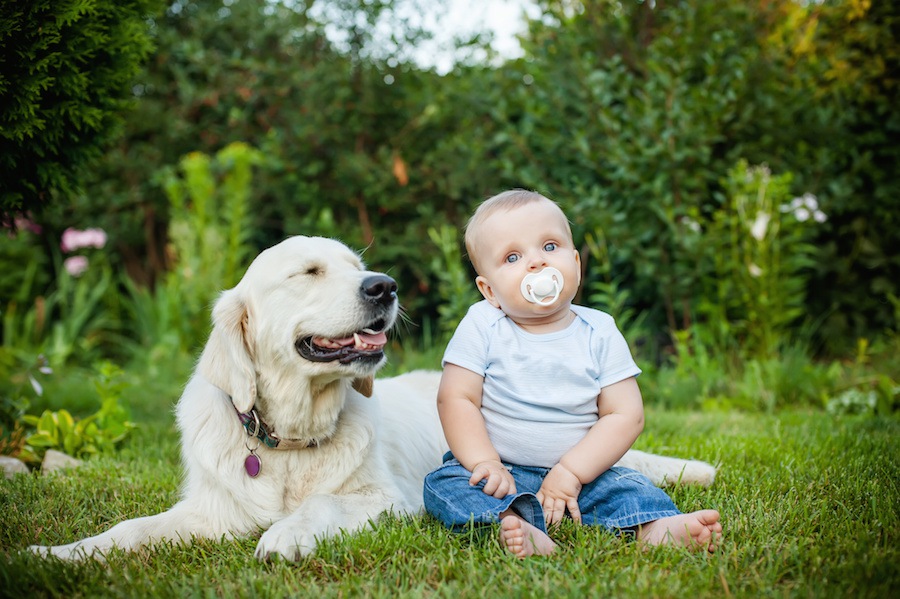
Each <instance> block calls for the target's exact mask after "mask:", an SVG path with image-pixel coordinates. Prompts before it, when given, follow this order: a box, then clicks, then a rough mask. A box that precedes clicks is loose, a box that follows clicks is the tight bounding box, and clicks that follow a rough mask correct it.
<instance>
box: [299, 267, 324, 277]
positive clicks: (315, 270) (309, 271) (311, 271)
mask: <svg viewBox="0 0 900 599" xmlns="http://www.w3.org/2000/svg"><path fill="white" fill-rule="evenodd" d="M322 272H323V269H322V267H321V266H319V265H318V264H313V265H311V266H308V267H306V270H304V271H303V274H305V275H309V276H311V277H315V276H318V275H320V274H322Z"/></svg>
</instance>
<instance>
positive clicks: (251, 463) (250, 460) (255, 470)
mask: <svg viewBox="0 0 900 599" xmlns="http://www.w3.org/2000/svg"><path fill="white" fill-rule="evenodd" d="M261 469H262V462H260V460H259V456H258V455H256V454H255V453H251V454H250V455H248V456H247V458H246V459H245V460H244V470H246V471H247V476H249V477H250V478H256V477H257V476H259V471H260V470H261Z"/></svg>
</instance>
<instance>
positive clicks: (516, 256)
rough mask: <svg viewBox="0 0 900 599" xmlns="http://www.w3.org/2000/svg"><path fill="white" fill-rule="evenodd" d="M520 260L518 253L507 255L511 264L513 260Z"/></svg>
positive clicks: (507, 259)
mask: <svg viewBox="0 0 900 599" xmlns="http://www.w3.org/2000/svg"><path fill="white" fill-rule="evenodd" d="M518 260H519V256H518V254H510V255H509V256H507V257H506V261H507V262H509V263H510V264H512V263H513V262H516V261H518Z"/></svg>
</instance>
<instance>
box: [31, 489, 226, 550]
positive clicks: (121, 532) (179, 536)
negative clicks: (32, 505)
mask: <svg viewBox="0 0 900 599" xmlns="http://www.w3.org/2000/svg"><path fill="white" fill-rule="evenodd" d="M226 532H227V531H225V530H223V529H222V528H221V527H220V526H217V525H215V524H214V523H212V522H210V521H209V519H208V518H207V517H205V516H204V514H203V511H202V510H198V509H197V506H191V505H190V504H188V503H185V502H181V503H178V504H176V505H175V506H173V507H172V509H170V510H168V511H166V512H162V513H160V514H156V515H155V516H145V517H143V518H134V519H132V520H125V521H124V522H120V523H119V524H116V525H115V526H113V527H112V528H110V529H109V530H108V531H106V532H104V533H101V534H99V535H96V536H93V537H88V538H86V539H82V540H80V541H76V542H74V543H69V544H68V545H56V546H42V545H32V546H30V547H29V549H30V550H31V551H33V552H35V553H37V554H39V555H45V556H46V555H55V556H56V557H59V558H61V559H68V560H81V559H84V558H88V557H96V558H102V557H103V556H104V555H106V553H108V552H109V551H110V550H111V549H113V548H118V549H121V550H123V551H133V550H135V549H139V548H140V547H143V546H145V545H149V544H151V543H154V542H157V541H172V542H175V543H180V542H187V541H190V539H191V537H218V536H221V535H222V534H225V533H226Z"/></svg>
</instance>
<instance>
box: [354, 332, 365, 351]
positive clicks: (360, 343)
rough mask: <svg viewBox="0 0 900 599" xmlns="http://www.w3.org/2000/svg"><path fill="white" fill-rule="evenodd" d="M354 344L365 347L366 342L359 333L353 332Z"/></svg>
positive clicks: (358, 347)
mask: <svg viewBox="0 0 900 599" xmlns="http://www.w3.org/2000/svg"><path fill="white" fill-rule="evenodd" d="M364 332H365V331H364ZM353 345H354V347H356V348H357V349H365V347H366V344H365V343H363V341H362V339H360V338H359V333H353Z"/></svg>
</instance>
